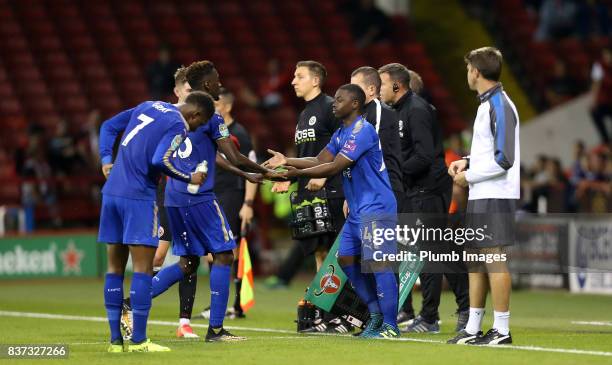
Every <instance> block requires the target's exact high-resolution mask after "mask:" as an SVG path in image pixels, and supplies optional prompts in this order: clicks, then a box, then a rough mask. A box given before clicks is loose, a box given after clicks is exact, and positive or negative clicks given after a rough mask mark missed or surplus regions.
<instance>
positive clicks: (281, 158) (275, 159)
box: [261, 149, 287, 169]
mask: <svg viewBox="0 0 612 365" xmlns="http://www.w3.org/2000/svg"><path fill="white" fill-rule="evenodd" d="M268 153H269V154H271V155H272V157H271V158H269V159H268V160H267V161H265V162H264V163H263V164H261V165H262V166H263V167H266V168H268V169H275V168H277V167H279V166H283V165H286V164H287V158H286V157H285V155H283V154H282V153H280V152H276V151H274V150H271V149H268Z"/></svg>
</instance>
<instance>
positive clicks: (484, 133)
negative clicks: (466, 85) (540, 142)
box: [465, 84, 520, 200]
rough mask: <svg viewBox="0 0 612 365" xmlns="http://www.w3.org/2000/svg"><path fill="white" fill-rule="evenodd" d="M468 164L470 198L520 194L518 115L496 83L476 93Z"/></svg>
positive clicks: (513, 196)
mask: <svg viewBox="0 0 612 365" xmlns="http://www.w3.org/2000/svg"><path fill="white" fill-rule="evenodd" d="M479 99H480V106H479V107H478V113H477V114H476V120H475V121H474V135H473V138H472V147H471V150H470V162H469V168H468V170H467V171H466V174H465V178H466V180H467V182H468V183H469V188H470V190H469V197H468V199H469V200H477V199H519V198H520V143H519V117H518V112H517V111H516V107H515V106H514V103H513V102H512V100H510V98H509V97H508V95H507V94H506V93H505V92H504V90H503V88H502V85H501V84H498V85H497V86H495V87H493V88H492V89H490V90H489V91H487V92H485V93H484V94H482V95H479Z"/></svg>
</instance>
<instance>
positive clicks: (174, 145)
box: [170, 134, 183, 151]
mask: <svg viewBox="0 0 612 365" xmlns="http://www.w3.org/2000/svg"><path fill="white" fill-rule="evenodd" d="M181 142H183V136H181V135H180V134H177V135H176V136H174V139H172V143H171V144H170V150H172V151H175V150H176V149H177V148H178V146H180V145H181Z"/></svg>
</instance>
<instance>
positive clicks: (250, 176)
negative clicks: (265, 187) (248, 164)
mask: <svg viewBox="0 0 612 365" xmlns="http://www.w3.org/2000/svg"><path fill="white" fill-rule="evenodd" d="M244 178H245V179H247V180H248V181H249V182H252V183H253V184H261V183H262V182H263V180H264V177H263V175H262V174H258V173H254V172H246V173H245V174H244Z"/></svg>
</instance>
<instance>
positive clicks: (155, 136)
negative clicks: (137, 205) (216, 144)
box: [100, 101, 191, 200]
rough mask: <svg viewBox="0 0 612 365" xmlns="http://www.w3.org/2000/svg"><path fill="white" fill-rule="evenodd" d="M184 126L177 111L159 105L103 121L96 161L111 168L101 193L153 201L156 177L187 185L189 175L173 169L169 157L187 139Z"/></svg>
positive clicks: (149, 103)
mask: <svg viewBox="0 0 612 365" xmlns="http://www.w3.org/2000/svg"><path fill="white" fill-rule="evenodd" d="M187 128H188V126H187V123H186V122H185V120H184V119H183V116H182V115H181V113H180V111H179V110H178V108H177V107H176V106H174V105H172V104H170V103H164V102H161V101H155V102H153V101H146V102H144V103H142V104H140V105H138V106H136V107H135V108H132V109H129V110H126V111H123V112H121V113H119V114H117V115H115V116H114V117H112V118H111V119H109V120H107V121H105V122H104V123H103V124H102V126H101V127H100V159H101V161H102V164H103V165H104V164H107V163H111V162H112V153H113V145H114V144H115V140H116V139H117V136H118V135H119V133H121V132H123V136H122V138H121V141H120V143H119V149H118V153H117V157H116V159H115V162H114V165H113V168H112V170H111V173H110V175H109V177H108V180H107V181H106V183H105V184H104V188H103V189H102V193H103V194H106V195H114V196H120V197H124V198H130V199H140V200H155V198H156V189H157V184H158V183H159V178H160V174H161V173H162V172H163V173H165V174H166V175H168V176H170V177H172V178H175V179H179V180H182V181H189V180H190V178H191V176H190V171H185V170H184V169H181V168H179V167H177V166H176V165H175V164H173V162H172V158H171V155H172V153H174V151H176V149H177V148H178V147H179V146H180V144H181V143H182V142H183V140H184V139H185V137H186V135H187Z"/></svg>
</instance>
